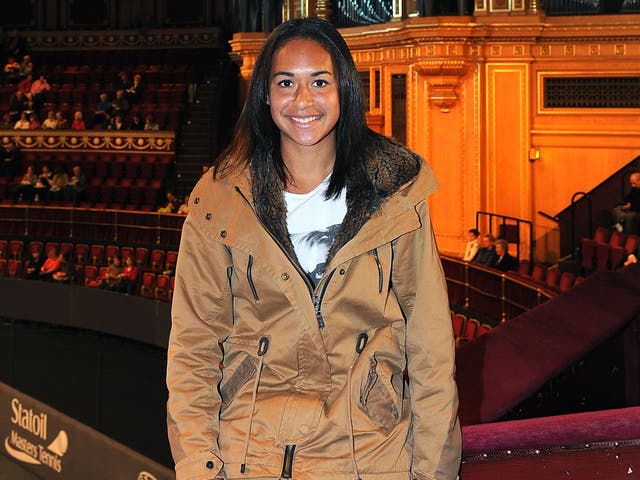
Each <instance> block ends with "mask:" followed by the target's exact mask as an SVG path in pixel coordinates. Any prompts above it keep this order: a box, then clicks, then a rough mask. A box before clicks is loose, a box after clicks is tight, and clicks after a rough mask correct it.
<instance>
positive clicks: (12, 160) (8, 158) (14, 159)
mask: <svg viewBox="0 0 640 480" xmlns="http://www.w3.org/2000/svg"><path fill="white" fill-rule="evenodd" d="M21 168H22V150H20V148H19V147H18V145H16V143H15V142H14V141H13V140H9V142H8V143H7V146H6V147H5V148H3V149H2V175H3V176H4V177H5V178H6V179H7V180H9V181H10V182H11V181H13V178H14V177H16V176H18V175H19V174H20V170H21Z"/></svg>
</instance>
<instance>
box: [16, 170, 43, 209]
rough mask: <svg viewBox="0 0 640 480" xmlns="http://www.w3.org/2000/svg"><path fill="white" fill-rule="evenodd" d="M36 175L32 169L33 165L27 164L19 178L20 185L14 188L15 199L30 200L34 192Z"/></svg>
mask: <svg viewBox="0 0 640 480" xmlns="http://www.w3.org/2000/svg"><path fill="white" fill-rule="evenodd" d="M37 181H38V176H37V175H36V174H35V172H34V171H33V165H27V171H26V172H25V174H24V175H23V176H22V180H20V185H18V187H17V188H16V197H17V198H16V200H17V201H19V202H20V201H24V202H31V201H33V198H34V196H35V194H36V189H35V187H36V183H37Z"/></svg>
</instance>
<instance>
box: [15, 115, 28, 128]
mask: <svg viewBox="0 0 640 480" xmlns="http://www.w3.org/2000/svg"><path fill="white" fill-rule="evenodd" d="M29 125H30V122H29V118H28V117H27V112H25V111H23V112H22V113H21V114H20V119H19V120H18V121H17V122H16V123H15V125H14V126H13V129H14V130H29Z"/></svg>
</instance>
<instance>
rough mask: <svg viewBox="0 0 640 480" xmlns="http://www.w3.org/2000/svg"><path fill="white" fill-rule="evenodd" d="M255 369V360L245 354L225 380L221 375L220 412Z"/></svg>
mask: <svg viewBox="0 0 640 480" xmlns="http://www.w3.org/2000/svg"><path fill="white" fill-rule="evenodd" d="M256 370H257V367H256V361H255V360H254V359H253V358H252V357H251V356H249V355H246V356H245V357H244V358H243V359H242V361H241V362H240V364H239V365H238V366H237V368H236V369H235V370H234V371H233V372H232V373H231V374H230V376H229V378H228V379H227V380H225V379H224V376H223V381H222V383H221V384H220V397H221V398H222V404H221V405H220V412H223V411H224V410H226V409H227V407H228V406H229V405H230V404H231V401H232V400H233V399H234V398H235V396H236V395H237V394H238V392H239V391H240V389H241V388H242V386H243V385H244V384H246V383H247V382H248V381H249V380H251V378H252V377H253V376H254V375H255V374H256Z"/></svg>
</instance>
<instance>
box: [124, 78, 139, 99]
mask: <svg viewBox="0 0 640 480" xmlns="http://www.w3.org/2000/svg"><path fill="white" fill-rule="evenodd" d="M124 91H125V95H126V98H127V100H128V101H129V103H130V104H131V105H135V104H136V103H140V102H142V75H140V74H139V73H136V74H135V75H134V76H133V83H132V84H131V86H130V87H128V88H125V89H124Z"/></svg>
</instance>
